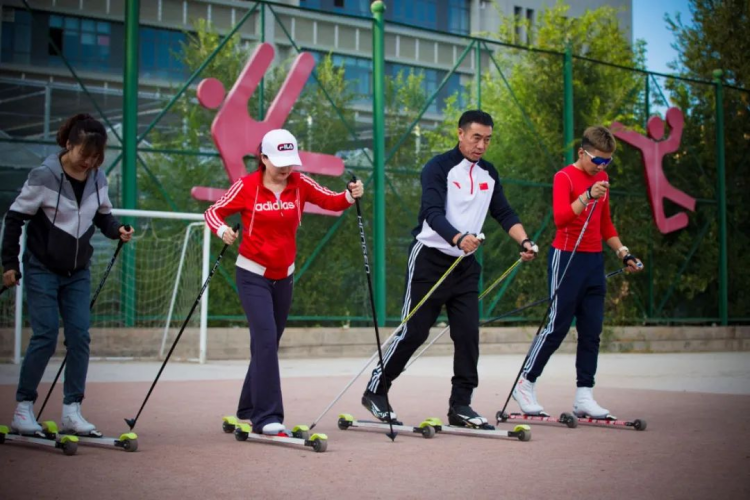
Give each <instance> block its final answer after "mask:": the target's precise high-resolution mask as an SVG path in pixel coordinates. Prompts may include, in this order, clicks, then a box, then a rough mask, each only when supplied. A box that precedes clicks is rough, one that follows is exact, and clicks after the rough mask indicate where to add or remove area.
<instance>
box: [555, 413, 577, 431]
mask: <svg viewBox="0 0 750 500" xmlns="http://www.w3.org/2000/svg"><path fill="white" fill-rule="evenodd" d="M557 420H558V422H560V423H561V424H565V425H567V426H568V429H575V428H576V427H578V419H577V418H576V416H575V415H573V414H572V413H561V414H560V418H558V419H557Z"/></svg>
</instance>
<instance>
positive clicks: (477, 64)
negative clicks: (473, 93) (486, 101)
mask: <svg viewBox="0 0 750 500" xmlns="http://www.w3.org/2000/svg"><path fill="white" fill-rule="evenodd" d="M474 68H475V70H476V81H475V82H474V83H475V84H476V86H477V109H482V47H481V44H479V43H477V44H475V46H474Z"/></svg>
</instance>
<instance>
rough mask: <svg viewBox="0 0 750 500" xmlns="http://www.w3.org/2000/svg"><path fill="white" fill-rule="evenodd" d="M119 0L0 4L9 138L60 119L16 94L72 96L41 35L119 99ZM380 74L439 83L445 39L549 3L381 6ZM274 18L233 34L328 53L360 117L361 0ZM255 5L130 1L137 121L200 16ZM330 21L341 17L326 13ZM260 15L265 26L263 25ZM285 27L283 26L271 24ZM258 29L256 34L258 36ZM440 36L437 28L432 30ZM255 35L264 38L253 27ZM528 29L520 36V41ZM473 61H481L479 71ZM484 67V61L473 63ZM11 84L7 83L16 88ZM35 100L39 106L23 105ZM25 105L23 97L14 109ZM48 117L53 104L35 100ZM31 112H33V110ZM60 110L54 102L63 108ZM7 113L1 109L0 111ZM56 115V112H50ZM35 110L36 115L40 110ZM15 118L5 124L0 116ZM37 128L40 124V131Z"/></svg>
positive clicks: (287, 6)
mask: <svg viewBox="0 0 750 500" xmlns="http://www.w3.org/2000/svg"><path fill="white" fill-rule="evenodd" d="M125 1H126V0H35V1H32V2H30V4H31V5H32V7H33V8H34V13H33V15H32V13H30V12H29V11H28V10H27V9H26V8H25V7H24V5H23V4H22V2H20V1H17V0H0V6H1V7H2V26H0V33H1V36H0V130H2V131H4V132H6V133H9V134H10V135H14V136H32V137H33V136H37V137H38V136H41V135H48V134H49V128H50V127H51V128H52V129H54V128H56V127H55V123H54V122H55V121H56V120H57V119H58V118H59V117H56V116H50V117H49V119H48V120H49V121H50V123H48V124H47V125H46V126H45V118H46V117H45V116H41V119H39V118H40V117H38V116H37V117H36V118H30V119H28V120H27V119H25V118H24V117H23V116H22V115H23V110H24V109H26V110H28V108H27V105H28V101H29V100H28V99H18V100H17V101H16V102H18V109H14V106H13V102H14V101H12V100H11V101H5V100H4V97H5V99H8V98H14V97H15V98H18V97H20V96H19V95H13V94H14V92H16V93H18V92H20V93H21V94H20V95H24V93H26V92H28V93H33V94H34V95H39V93H40V92H42V91H44V89H46V88H48V87H52V89H53V90H56V91H57V92H56V93H64V92H66V91H70V92H75V91H76V88H77V83H76V80H75V78H73V77H72V75H71V71H70V70H69V69H68V68H67V67H66V65H65V62H64V61H63V58H61V57H59V55H58V54H57V53H56V51H55V50H54V49H53V47H52V44H51V43H50V40H52V41H54V42H55V44H56V45H57V46H58V47H60V48H61V50H62V53H63V54H64V56H65V59H67V61H68V63H69V64H70V65H71V66H72V67H73V68H74V69H75V71H76V73H77V74H78V75H79V76H80V77H81V78H82V79H83V80H84V81H85V82H86V84H87V87H88V88H89V89H90V90H91V91H92V92H96V93H99V94H101V95H102V96H103V99H104V100H105V101H106V107H107V108H108V109H110V110H113V112H114V114H115V116H116V115H117V114H118V113H116V112H115V108H116V105H117V102H118V90H119V89H120V87H121V82H122V68H123V59H124V39H125V37H124V23H123V21H124V12H125ZM385 3H386V6H387V10H386V15H385V17H386V21H389V22H390V23H389V24H388V25H387V28H386V40H385V45H386V46H385V50H386V71H387V73H388V74H391V75H395V74H396V73H398V72H399V71H407V72H408V71H414V72H418V73H421V74H422V75H423V77H424V85H425V88H426V90H427V91H428V92H430V93H431V92H432V91H434V90H435V89H437V87H438V85H439V83H440V82H441V81H442V80H443V78H444V77H445V76H446V75H447V74H448V72H449V71H450V69H451V68H452V67H453V66H454V64H455V63H456V61H457V59H458V57H459V56H460V54H461V52H462V51H463V49H464V48H465V47H466V45H467V41H466V40H465V39H463V38H460V37H459V36H457V37H452V36H450V35H449V33H450V34H455V35H471V34H482V33H491V32H496V31H497V30H498V28H499V26H500V23H501V21H502V18H501V16H502V15H516V16H521V17H523V18H525V19H528V20H529V22H530V23H531V24H533V23H534V20H535V18H536V15H537V14H538V13H539V12H540V11H541V9H543V8H544V7H545V5H547V4H549V3H552V2H548V1H545V0H496V1H495V2H494V4H493V2H490V1H489V0H408V1H407V0H386V2H385ZM271 4H272V5H273V7H274V9H273V10H274V12H275V14H276V15H277V16H278V22H275V17H276V15H272V13H270V12H269V11H270V9H268V8H266V12H265V16H261V14H260V12H259V11H258V12H256V14H255V15H253V16H251V18H250V19H248V20H247V21H246V22H245V23H244V25H243V26H242V28H240V30H239V31H238V33H239V35H240V36H241V38H242V40H243V41H244V42H245V43H246V44H247V45H248V47H251V46H252V44H255V43H257V42H258V41H260V40H261V39H264V40H265V41H268V42H272V43H274V45H275V46H276V49H277V54H278V55H277V57H279V58H286V57H289V56H291V55H293V53H294V50H295V49H294V47H293V46H292V43H291V42H290V41H289V37H288V36H287V33H288V35H289V36H290V37H291V38H292V39H293V40H294V42H295V43H296V44H297V45H298V46H299V47H300V48H301V49H303V50H307V51H310V52H312V53H313V54H314V55H316V57H320V56H321V55H324V54H328V53H330V54H332V55H333V59H334V63H335V64H336V65H339V66H344V67H345V68H346V78H347V80H348V81H349V82H350V83H351V85H352V90H353V91H354V92H355V93H356V94H357V95H358V101H357V106H358V108H360V109H359V111H361V113H362V119H363V120H364V121H367V116H368V112H369V108H370V107H371V101H370V96H371V93H372V89H371V80H372V78H371V74H372V63H371V59H370V57H371V53H372V32H371V22H370V20H369V19H370V17H371V14H370V1H369V0H287V1H276V2H271ZM604 4H607V5H612V6H614V7H616V8H620V9H621V21H622V26H623V28H624V29H625V31H626V32H627V33H629V32H630V17H631V15H630V10H631V1H630V0H571V1H570V5H571V10H570V14H571V15H572V16H576V15H579V14H581V13H583V12H584V11H585V9H589V8H596V7H598V6H601V5H604ZM254 5H255V2H253V1H231V0H148V1H145V0H141V2H140V10H141V13H140V25H141V27H140V42H139V43H140V86H141V90H142V91H143V95H142V97H143V99H142V101H143V105H144V106H145V107H146V108H147V109H144V110H143V112H144V116H145V115H148V114H149V109H148V108H149V106H151V107H153V105H152V104H150V100H151V99H150V98H151V97H154V98H159V97H160V96H161V95H163V94H164V93H169V92H170V90H171V89H173V88H174V87H175V86H177V85H179V83H180V82H182V81H184V80H185V79H186V78H187V76H188V75H187V70H186V68H185V67H184V65H183V64H182V63H181V61H180V59H179V58H177V57H174V54H175V53H179V51H180V50H181V48H182V44H183V43H185V42H186V40H187V34H186V33H189V32H190V31H191V30H192V28H193V23H194V21H195V20H196V19H198V18H203V19H206V20H208V21H210V22H211V23H212V25H213V26H214V27H215V28H216V29H217V30H219V32H227V31H229V30H230V29H231V28H232V27H233V26H234V25H235V24H236V23H237V22H238V21H239V19H240V18H241V17H242V15H243V14H244V13H245V12H247V9H249V8H251V7H252V6H254ZM331 14H340V15H344V16H346V17H342V16H334V15H331ZM263 17H265V23H264V22H263V19H262V18H263ZM282 24H283V26H284V27H283V28H282V27H281V25H282ZM263 28H264V29H263ZM435 30H437V31H440V32H441V33H435V32H434V31H435ZM262 31H263V32H262ZM526 36H527V35H526V33H520V32H519V33H518V37H519V42H521V43H525V42H526ZM487 63H488V61H487V60H486V58H485V59H483V60H482V61H481V62H480V64H487ZM475 64H476V61H475V58H474V57H466V58H465V60H464V61H463V63H462V64H461V65H459V66H458V68H457V69H456V74H454V75H452V76H451V77H450V78H449V80H448V82H447V83H446V85H445V87H444V88H443V90H442V91H441V92H440V94H439V95H438V97H437V99H436V101H435V102H434V103H433V105H432V106H431V107H430V109H429V110H428V112H427V114H426V116H425V117H426V119H428V120H438V119H440V110H441V108H442V103H443V101H444V99H445V98H446V97H447V96H449V95H452V94H453V93H454V92H456V91H457V90H458V89H459V88H460V86H461V84H462V83H465V82H466V81H468V80H469V79H470V78H472V77H473V75H474V72H475V69H476V68H475ZM483 67H487V66H483ZM14 83H15V84H17V85H14ZM33 100H34V101H40V100H39V99H33ZM24 101H26V102H24ZM42 106H43V107H44V108H45V109H46V108H51V109H47V111H46V112H51V113H53V115H54V112H55V110H56V109H57V108H55V105H54V103H52V104H51V105H50V104H47V105H42ZM37 107H38V106H37ZM63 107H64V106H61V108H63ZM3 108H6V109H3ZM60 110H61V111H62V109H60ZM41 111H42V115H44V112H45V111H44V110H43V109H42V110H41ZM8 117H13V119H11V120H10V123H8V121H7V120H6V118H8ZM45 127H46V128H45Z"/></svg>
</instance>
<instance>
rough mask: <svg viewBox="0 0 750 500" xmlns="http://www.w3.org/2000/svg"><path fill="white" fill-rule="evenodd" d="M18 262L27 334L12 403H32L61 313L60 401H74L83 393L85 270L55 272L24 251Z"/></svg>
mask: <svg viewBox="0 0 750 500" xmlns="http://www.w3.org/2000/svg"><path fill="white" fill-rule="evenodd" d="M23 262H24V271H23V279H24V281H25V282H26V303H27V305H28V307H29V311H30V314H29V316H30V318H31V330H32V332H33V333H32V335H31V340H30V341H29V347H28V349H26V355H25V356H24V358H23V364H22V365H21V376H20V377H19V381H18V390H17V391H16V401H36V398H37V395H38V394H37V388H38V387H39V382H41V380H42V375H44V369H45V368H47V363H48V362H49V359H50V358H51V357H52V355H53V354H54V353H55V348H56V347H57V335H58V332H59V331H60V316H62V320H63V327H64V330H65V347H66V349H67V353H68V362H67V364H66V365H65V383H64V384H63V394H64V397H63V403H65V404H71V403H79V402H81V401H83V396H84V392H86V374H87V372H88V369H89V344H90V343H91V337H90V335H89V319H90V312H89V302H90V300H91V273H90V272H89V270H88V269H81V270H79V271H76V272H75V273H73V274H72V275H71V276H60V275H58V274H55V273H53V272H52V271H50V270H48V269H47V268H46V267H44V265H43V264H42V263H41V262H39V260H38V259H37V258H36V257H34V255H33V254H32V253H31V252H29V251H26V253H25V254H24V257H23Z"/></svg>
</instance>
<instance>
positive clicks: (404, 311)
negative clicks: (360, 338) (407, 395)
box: [367, 241, 424, 392]
mask: <svg viewBox="0 0 750 500" xmlns="http://www.w3.org/2000/svg"><path fill="white" fill-rule="evenodd" d="M422 247H424V243H422V242H419V241H417V243H416V244H415V245H414V248H412V251H411V255H409V260H408V262H407V269H408V272H409V277H408V279H407V283H406V293H405V294H404V306H403V307H402V308H401V321H403V320H404V318H406V317H407V316H408V315H409V312H410V311H411V281H412V278H413V277H414V268H415V267H416V262H417V255H418V254H419V251H420V250H421V249H422ZM406 330H407V327H406V325H404V327H403V328H402V329H401V332H400V333H399V334H398V335H396V337H394V339H393V342H391V345H389V346H388V350H387V351H386V352H385V354H384V355H383V365H387V364H388V360H389V359H391V357H392V356H393V352H394V351H395V350H396V346H397V345H398V343H399V342H400V341H401V340H402V339H403V338H404V336H405V335H406ZM382 374H383V369H382V366H380V365H378V367H377V368H376V369H375V373H374V374H373V376H372V380H370V384H369V385H368V386H367V389H368V390H369V391H371V392H375V391H377V389H378V385H379V384H380V376H381V375H382Z"/></svg>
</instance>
